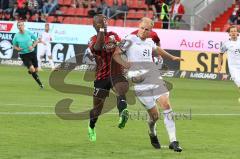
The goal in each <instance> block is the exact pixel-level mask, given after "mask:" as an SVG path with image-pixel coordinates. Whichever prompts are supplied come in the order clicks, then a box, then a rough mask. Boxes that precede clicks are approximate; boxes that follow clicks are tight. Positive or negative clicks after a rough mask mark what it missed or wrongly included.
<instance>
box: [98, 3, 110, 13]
mask: <svg viewBox="0 0 240 159" xmlns="http://www.w3.org/2000/svg"><path fill="white" fill-rule="evenodd" d="M108 8H109V7H108V5H107V3H106V2H105V0H100V4H99V6H98V8H97V14H103V15H105V16H107V10H108Z"/></svg>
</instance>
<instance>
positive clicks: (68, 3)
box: [64, 0, 72, 6]
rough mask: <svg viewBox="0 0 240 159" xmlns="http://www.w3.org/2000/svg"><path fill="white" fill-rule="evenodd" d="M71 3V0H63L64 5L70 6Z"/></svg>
mask: <svg viewBox="0 0 240 159" xmlns="http://www.w3.org/2000/svg"><path fill="white" fill-rule="evenodd" d="M71 3H72V0H64V5H66V6H70V5H71Z"/></svg>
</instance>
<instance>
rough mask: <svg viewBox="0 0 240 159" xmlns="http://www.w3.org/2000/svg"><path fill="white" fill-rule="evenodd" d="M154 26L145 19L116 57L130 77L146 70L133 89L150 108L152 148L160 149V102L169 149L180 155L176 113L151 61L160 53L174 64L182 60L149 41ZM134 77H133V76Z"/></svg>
mask: <svg viewBox="0 0 240 159" xmlns="http://www.w3.org/2000/svg"><path fill="white" fill-rule="evenodd" d="M153 25H154V23H153V21H152V20H151V19H149V18H146V17H144V18H142V19H141V21H140V24H139V30H138V33H137V35H128V36H127V37H126V38H125V44H124V42H122V44H121V45H119V47H118V48H116V51H115V53H114V57H113V58H114V60H115V61H117V62H118V63H119V64H121V65H122V66H123V67H124V68H126V69H129V70H128V74H130V72H131V73H132V74H134V71H135V72H136V71H138V70H140V71H142V72H144V71H147V73H146V75H142V76H140V77H141V78H140V79H139V77H135V79H137V81H135V82H138V83H135V85H134V90H135V93H136V95H137V97H138V99H139V100H140V102H141V103H142V104H143V105H144V107H145V108H146V109H147V112H148V114H149V117H150V118H149V121H148V125H149V136H150V140H151V144H152V146H153V147H154V148H156V149H160V148H161V145H160V143H159V141H158V138H157V132H156V122H157V120H158V118H159V112H158V108H157V106H156V102H157V103H158V104H159V105H160V106H161V107H162V108H163V114H164V124H165V127H166V129H167V132H168V135H169V140H170V145H169V149H172V150H174V151H176V152H181V151H182V148H181V147H180V146H179V142H178V141H177V139H176V128H175V121H174V114H173V111H172V108H171V105H170V101H169V90H168V89H167V88H166V86H165V83H164V81H163V80H162V78H161V77H160V78H159V71H158V69H154V68H157V67H156V66H155V64H154V63H153V62H152V53H153V52H154V53H158V54H159V55H161V56H162V57H164V58H169V59H171V60H173V61H182V60H183V59H182V58H180V57H176V56H172V55H171V54H169V53H168V52H166V51H165V50H163V49H161V48H160V47H158V46H156V44H155V43H154V42H153V41H152V39H150V38H148V34H149V32H150V31H151V30H152V28H153ZM123 52H125V54H126V55H127V61H126V60H124V59H123V58H122V56H121V54H122V53H123ZM149 66H150V67H149ZM152 66H153V67H152ZM154 66H155V67H154ZM151 67H152V68H151ZM132 76H133V77H134V75H132ZM138 80H139V81H138Z"/></svg>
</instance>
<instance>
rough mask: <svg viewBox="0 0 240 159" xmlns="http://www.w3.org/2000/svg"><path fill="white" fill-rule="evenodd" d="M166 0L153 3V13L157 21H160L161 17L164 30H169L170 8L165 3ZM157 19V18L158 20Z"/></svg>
mask: <svg viewBox="0 0 240 159" xmlns="http://www.w3.org/2000/svg"><path fill="white" fill-rule="evenodd" d="M164 2H165V1H164V0H155V1H154V3H153V6H152V7H153V8H152V9H153V12H154V14H155V15H156V16H155V20H158V18H159V17H160V19H161V21H162V24H163V27H162V28H163V29H168V26H169V6H168V5H167V4H166V3H164ZM156 17H157V18H156Z"/></svg>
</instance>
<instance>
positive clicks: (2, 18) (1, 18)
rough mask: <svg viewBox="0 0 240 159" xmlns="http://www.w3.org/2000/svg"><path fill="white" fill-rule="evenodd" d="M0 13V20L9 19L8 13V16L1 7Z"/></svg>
mask: <svg viewBox="0 0 240 159" xmlns="http://www.w3.org/2000/svg"><path fill="white" fill-rule="evenodd" d="M0 15H1V16H0V20H2V21H8V20H9V19H10V15H9V16H8V15H7V12H5V11H3V10H2V9H1V14H0Z"/></svg>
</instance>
